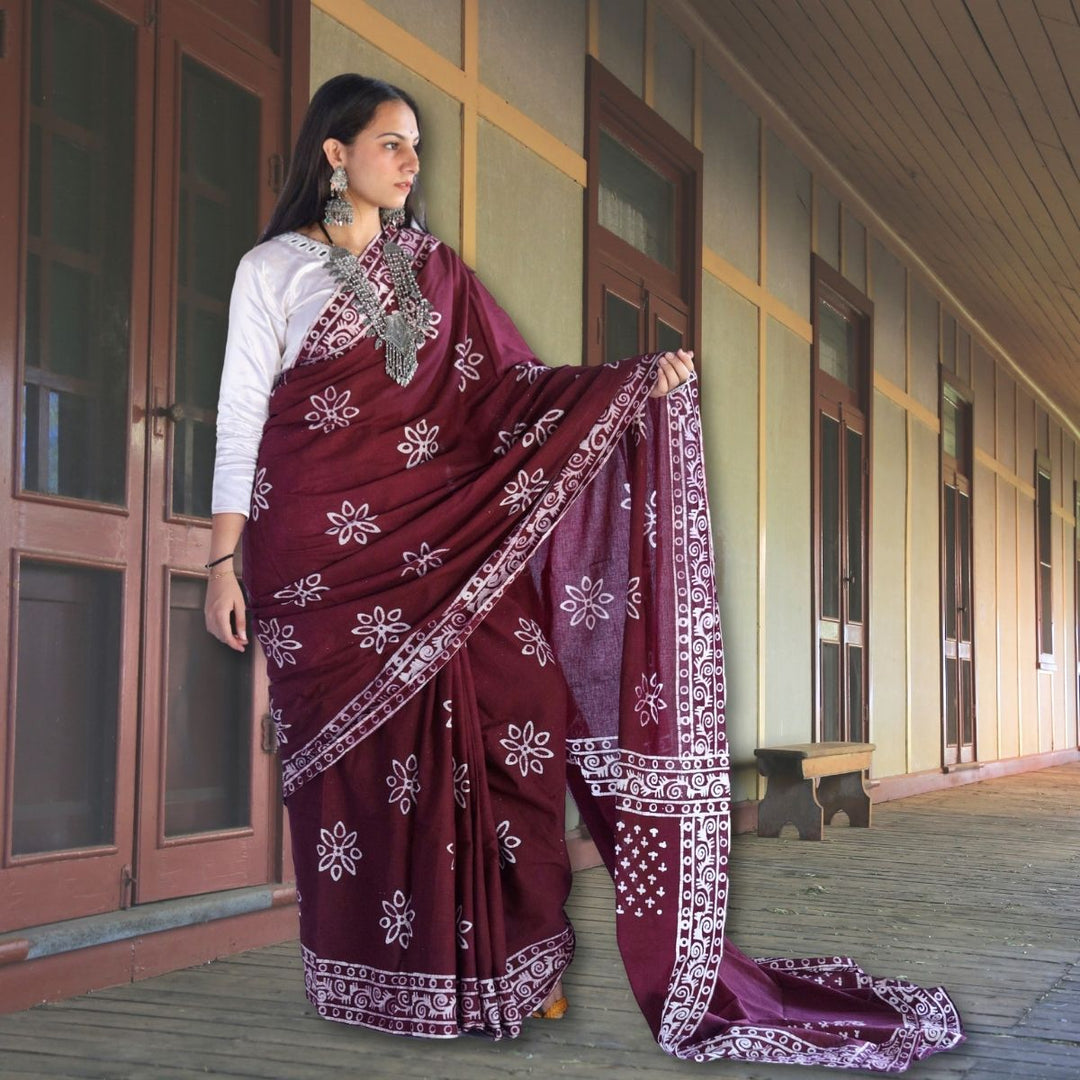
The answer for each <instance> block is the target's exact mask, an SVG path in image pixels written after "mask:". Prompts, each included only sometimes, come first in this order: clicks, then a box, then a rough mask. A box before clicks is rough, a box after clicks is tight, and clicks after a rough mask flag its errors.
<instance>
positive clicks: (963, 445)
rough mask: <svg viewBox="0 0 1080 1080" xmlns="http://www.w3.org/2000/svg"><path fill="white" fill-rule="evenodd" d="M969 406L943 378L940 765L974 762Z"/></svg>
mask: <svg viewBox="0 0 1080 1080" xmlns="http://www.w3.org/2000/svg"><path fill="white" fill-rule="evenodd" d="M971 574H972V516H971V403H970V401H969V400H968V399H967V398H966V396H965V391H964V390H963V389H961V388H960V387H959V386H958V385H956V384H955V383H954V382H953V381H952V377H951V376H945V375H943V377H942V393H941V640H942V647H941V679H942V763H943V764H944V765H956V764H959V763H962V762H969V761H974V760H975V667H974V665H975V654H974V642H973V637H974V622H975V620H974V612H973V610H972V605H973V596H972V576H971Z"/></svg>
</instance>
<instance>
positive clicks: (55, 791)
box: [11, 559, 122, 855]
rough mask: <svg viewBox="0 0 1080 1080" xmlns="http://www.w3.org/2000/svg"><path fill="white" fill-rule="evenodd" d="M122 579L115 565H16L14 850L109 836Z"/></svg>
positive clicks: (84, 843) (88, 842) (87, 843)
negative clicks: (109, 566) (17, 593)
mask: <svg viewBox="0 0 1080 1080" xmlns="http://www.w3.org/2000/svg"><path fill="white" fill-rule="evenodd" d="M121 585H122V579H121V575H120V573H119V572H118V571H115V570H98V569H93V568H89V567H83V566H63V565H60V564H57V563H49V562H39V561H37V560H34V559H23V560H21V562H20V570H19V640H18V653H17V659H16V664H17V669H16V670H17V676H16V706H15V792H14V795H15V797H14V813H13V815H12V844H11V848H12V852H13V854H15V855H28V854H32V853H36V852H43V851H64V850H67V849H69V848H83V847H95V846H98V845H101V844H111V843H112V842H113V840H114V835H113V828H114V823H113V813H114V803H115V790H116V738H117V711H118V709H119V705H120V694H119V685H120V597H121Z"/></svg>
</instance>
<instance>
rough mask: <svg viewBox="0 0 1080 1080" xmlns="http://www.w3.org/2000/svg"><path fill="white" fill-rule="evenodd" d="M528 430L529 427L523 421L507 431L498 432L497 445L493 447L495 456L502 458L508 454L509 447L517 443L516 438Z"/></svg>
mask: <svg viewBox="0 0 1080 1080" xmlns="http://www.w3.org/2000/svg"><path fill="white" fill-rule="evenodd" d="M528 430H529V425H528V424H526V423H525V421H524V420H521V421H518V423H516V424H515V425H514V426H513V428H512V429H511V430H509V431H500V432H499V445H498V446H496V447H495V456H496V457H502V456H503V455H504V454H507V453H509V451H510V447H512V446H513V445H514V443H516V442H517V441H518V436H520V435H521V434H523V433H524V432H526V431H528Z"/></svg>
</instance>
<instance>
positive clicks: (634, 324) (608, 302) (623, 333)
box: [604, 290, 641, 363]
mask: <svg viewBox="0 0 1080 1080" xmlns="http://www.w3.org/2000/svg"><path fill="white" fill-rule="evenodd" d="M640 310H641V309H640V308H638V307H637V306H636V305H634V304H631V303H630V301H629V300H624V299H623V298H622V297H621V296H617V295H616V294H615V293H613V292H607V291H606V290H605V292H604V362H605V363H615V362H616V361H618V360H624V359H625V358H626V357H628V356H637V355H638V354H639V353H640V352H641V340H640V337H639V334H638V326H639V318H638V317H639V315H640Z"/></svg>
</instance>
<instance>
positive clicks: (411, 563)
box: [401, 540, 450, 577]
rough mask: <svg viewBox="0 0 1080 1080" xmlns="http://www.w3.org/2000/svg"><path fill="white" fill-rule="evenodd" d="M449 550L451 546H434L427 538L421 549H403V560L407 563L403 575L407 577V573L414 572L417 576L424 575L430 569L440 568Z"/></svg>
mask: <svg viewBox="0 0 1080 1080" xmlns="http://www.w3.org/2000/svg"><path fill="white" fill-rule="evenodd" d="M449 550H450V549H449V548H432V546H431V545H430V544H429V543H428V542H427V541H426V540H425V541H423V543H421V545H420V550H419V551H403V552H402V553H401V561H402V562H403V563H405V569H404V570H402V571H401V576H402V577H405V575H406V574H410V573H412V574H415V575H416V576H417V577H423V576H424V575H425V574H426V573H427V572H428V571H429V570H436V569H438V567H440V566H442V564H443V561H442V556H443V555H445V554H447V553H448V552H449Z"/></svg>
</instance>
